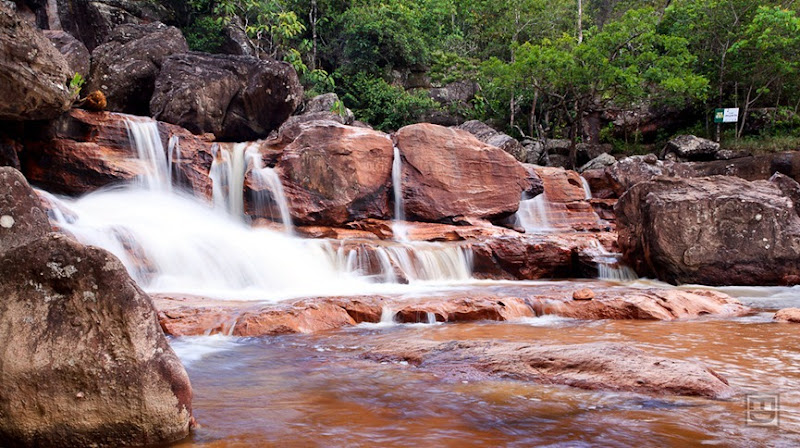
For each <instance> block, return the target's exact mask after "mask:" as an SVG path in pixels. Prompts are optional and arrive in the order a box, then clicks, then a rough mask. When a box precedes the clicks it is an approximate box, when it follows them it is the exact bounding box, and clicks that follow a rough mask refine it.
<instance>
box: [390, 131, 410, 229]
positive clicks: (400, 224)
mask: <svg viewBox="0 0 800 448" xmlns="http://www.w3.org/2000/svg"><path fill="white" fill-rule="evenodd" d="M392 193H393V194H394V222H393V223H392V233H393V234H394V238H395V239H396V240H398V241H406V240H407V239H408V228H407V227H406V224H405V220H406V210H405V205H404V204H403V160H402V159H401V158H400V148H398V147H397V146H395V147H394V153H393V158H392Z"/></svg>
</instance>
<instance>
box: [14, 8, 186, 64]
mask: <svg viewBox="0 0 800 448" xmlns="http://www.w3.org/2000/svg"><path fill="white" fill-rule="evenodd" d="M17 1H18V2H20V3H25V5H26V6H27V7H28V8H30V10H31V11H32V12H33V14H34V15H35V20H36V25H37V26H38V27H39V28H42V29H49V30H58V31H66V32H68V33H69V34H71V35H73V36H75V37H76V38H77V39H78V40H80V41H81V42H83V43H84V44H85V45H86V47H87V48H88V49H89V51H92V50H94V49H95V47H97V46H99V45H101V44H103V43H104V42H106V41H107V40H108V37H109V36H110V35H111V33H112V31H113V30H114V29H115V28H116V27H117V26H119V25H123V24H144V23H151V22H157V21H166V20H167V19H168V18H170V15H171V14H170V12H169V11H168V10H167V9H166V8H165V7H164V6H162V3H164V2H155V1H152V0H56V1H43V0H23V1H20V0H17Z"/></svg>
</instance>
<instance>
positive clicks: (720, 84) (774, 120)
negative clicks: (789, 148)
mask: <svg viewBox="0 0 800 448" xmlns="http://www.w3.org/2000/svg"><path fill="white" fill-rule="evenodd" d="M190 5H191V10H192V13H191V14H190V17H189V19H188V20H187V21H186V23H185V24H184V29H185V32H186V34H187V38H188V40H189V42H190V45H191V46H192V47H193V48H194V49H197V50H203V51H211V52H214V51H221V48H222V46H223V44H224V40H225V38H226V35H227V34H226V33H228V34H229V30H230V29H231V28H235V29H237V30H239V31H241V32H244V33H246V34H247V36H249V37H250V39H251V41H252V43H253V46H254V48H255V49H256V50H257V52H258V53H259V54H261V55H263V56H268V57H276V58H281V59H284V60H287V61H289V62H291V63H292V64H293V65H294V66H295V67H296V68H297V69H298V72H299V73H300V74H301V76H302V77H303V80H304V83H305V84H306V86H307V88H308V91H309V93H310V94H311V95H314V94H319V93H324V92H327V91H336V92H337V93H338V94H339V95H340V97H341V98H342V99H343V101H344V103H345V105H347V106H348V107H350V108H351V109H353V110H354V112H355V113H356V116H357V118H359V119H362V120H365V121H369V122H370V123H372V124H374V125H376V126H377V127H379V128H381V129H395V128H397V127H399V126H402V125H404V124H407V123H410V122H413V121H415V120H418V119H420V118H421V117H425V116H429V115H430V113H431V112H432V111H433V110H434V109H437V108H444V109H447V108H448V107H449V108H450V110H445V112H450V113H457V114H458V115H459V116H460V118H462V119H466V118H479V119H483V120H486V121H488V122H490V123H492V124H493V125H495V126H498V127H502V128H504V129H505V130H506V131H507V132H510V133H512V134H513V135H515V136H517V137H523V136H532V137H539V138H544V137H548V138H552V137H562V138H571V139H572V140H573V141H593V140H597V139H600V140H606V141H613V140H614V139H615V138H619V136H615V135H614V134H613V133H609V132H604V130H603V129H599V130H598V129H595V128H596V127H597V123H607V122H609V121H610V120H612V119H613V118H614V117H619V116H625V114H630V113H632V111H637V110H643V109H647V108H667V109H668V110H671V111H674V112H673V113H675V114H682V116H686V117H691V120H690V121H689V122H688V123H686V124H687V125H689V126H693V127H694V128H693V130H694V131H695V132H700V133H703V132H705V133H707V134H709V135H711V134H713V126H711V125H710V118H711V116H712V113H713V109H714V108H716V107H740V108H741V109H742V119H741V120H740V122H739V124H738V125H737V126H736V128H735V129H734V128H732V127H731V128H729V129H727V130H728V132H730V133H732V134H733V135H735V136H736V137H744V136H746V135H748V134H749V135H753V134H759V133H760V134H769V133H773V134H777V133H791V132H794V129H795V127H796V126H795V124H796V121H797V120H796V118H795V117H796V115H797V112H798V107H800V89H798V88H797V87H798V86H797V84H798V82H799V81H798V79H800V77H799V76H798V74H799V73H798V71H800V37H799V33H798V32H800V18H798V15H797V12H798V11H797V10H798V8H800V5H798V4H797V2H794V1H791V0H780V1H776V0H764V1H752V0H672V1H670V0H582V1H579V0H491V1H490V0H469V1H468V0H383V1H379V0H359V1H344V0H192V1H191V2H190ZM464 80H467V81H477V82H478V85H479V91H478V94H477V95H474V98H472V99H471V100H470V101H469V102H468V103H466V104H460V105H458V108H457V110H455V111H454V110H452V109H453V105H452V104H451V105H440V104H439V103H436V102H434V101H432V100H431V99H430V98H429V97H428V90H429V89H430V88H431V87H441V86H444V85H446V84H448V83H451V82H456V81H464ZM752 117H757V118H752ZM593 126H594V128H593Z"/></svg>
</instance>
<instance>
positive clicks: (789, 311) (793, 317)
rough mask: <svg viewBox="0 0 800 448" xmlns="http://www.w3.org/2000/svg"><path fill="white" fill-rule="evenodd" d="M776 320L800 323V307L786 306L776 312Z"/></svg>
mask: <svg viewBox="0 0 800 448" xmlns="http://www.w3.org/2000/svg"><path fill="white" fill-rule="evenodd" d="M773 319H774V320H776V321H777V322H791V323H795V324H800V308H784V309H782V310H780V311H778V312H777V313H775V317H773Z"/></svg>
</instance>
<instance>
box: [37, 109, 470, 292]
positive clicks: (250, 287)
mask: <svg viewBox="0 0 800 448" xmlns="http://www.w3.org/2000/svg"><path fill="white" fill-rule="evenodd" d="M128 130H129V134H130V138H131V142H132V145H133V146H134V147H135V148H136V150H137V154H138V155H139V158H140V160H141V161H142V162H143V163H144V164H145V166H146V168H147V169H146V170H145V174H144V175H143V176H142V179H140V182H137V184H136V185H129V186H125V187H121V188H115V189H108V190H102V191H98V192H95V193H92V194H89V195H86V196H84V197H82V198H79V199H76V200H71V199H58V198H56V197H54V196H52V195H49V194H45V197H46V198H47V200H48V201H49V202H50V203H51V204H50V205H51V209H52V213H51V219H53V221H55V222H56V224H57V225H58V226H59V227H61V228H62V229H63V230H64V231H66V232H68V233H70V234H72V235H74V236H75V237H76V238H78V239H79V240H80V241H82V242H84V243H86V244H91V245H95V246H99V247H102V248H105V249H107V250H109V251H110V252H112V253H113V254H115V255H116V256H117V257H118V258H119V259H120V260H121V261H122V263H123V264H124V265H125V266H126V268H127V269H128V270H129V272H130V273H131V275H132V277H133V278H134V279H135V280H136V281H137V282H138V283H139V284H140V285H141V286H142V287H143V288H145V289H146V290H147V291H150V292H165V293H168V292H173V293H183V294H197V295H201V296H211V297H218V298H231V299H240V300H246V299H252V300H279V299H285V298H290V297H300V296H321V295H332V294H359V293H365V292H395V291H396V292H400V291H405V290H407V288H405V286H404V288H405V289H403V288H401V289H400V290H398V289H397V288H399V287H400V286H401V285H398V283H397V282H399V281H400V279H399V278H398V277H399V276H400V275H402V277H403V279H404V280H408V281H409V282H415V281H416V282H428V281H437V280H444V281H447V280H457V279H468V278H469V277H470V266H471V258H470V257H471V252H470V251H469V250H468V249H466V248H456V247H454V246H446V245H443V244H442V245H440V244H438V243H413V244H411V243H408V244H405V245H402V246H398V247H397V248H394V247H392V248H381V249H380V250H377V251H375V252H374V253H375V254H377V255H376V257H377V265H378V266H379V267H378V268H377V270H378V275H361V273H362V269H363V268H364V265H365V263H368V261H365V260H366V258H363V257H362V258H363V259H361V260H360V259H359V254H358V253H357V252H355V253H348V254H347V261H345V262H341V261H340V260H339V259H338V258H340V257H339V256H338V255H336V256H332V255H331V248H332V245H331V243H329V242H325V241H319V240H302V239H299V238H294V237H290V236H287V235H285V234H283V233H279V232H274V231H271V230H268V229H254V228H251V227H250V226H248V225H246V224H245V223H244V222H243V220H242V219H241V217H242V216H243V205H242V195H243V193H241V192H242V191H243V183H244V176H245V172H246V170H247V164H248V163H249V164H251V165H252V167H253V168H254V171H255V172H257V173H259V174H256V176H257V177H258V176H260V175H261V174H265V173H266V171H264V170H265V168H263V167H262V166H261V165H260V158H258V157H257V156H256V154H257V151H256V150H253V149H251V151H250V152H249V155H247V154H248V150H247V145H246V144H234V145H232V146H225V147H220V146H219V145H217V146H215V149H214V150H213V151H212V152H213V153H214V163H213V164H212V169H211V173H210V176H211V177H212V180H213V182H214V188H213V190H214V203H215V204H216V206H217V207H221V208H224V209H225V213H215V212H214V207H212V206H211V205H209V204H207V203H205V202H204V201H202V200H200V199H199V198H195V197H193V196H191V195H190V194H189V192H181V191H173V190H171V188H170V182H169V181H170V179H171V178H172V177H173V176H172V174H171V172H170V167H171V166H172V165H173V164H177V163H180V158H179V157H180V152H179V146H178V145H179V140H177V138H176V139H170V144H169V145H168V151H164V148H163V144H162V142H161V140H160V136H159V135H158V128H157V127H156V125H155V122H154V121H152V120H148V119H138V118H137V119H131V120H129V122H128ZM273 173H274V172H273ZM266 176H269V174H266ZM276 180H277V179H276ZM256 181H259V180H256ZM269 189H270V190H271V191H272V193H273V195H274V196H275V198H273V200H275V201H277V202H280V199H283V201H284V203H285V199H284V198H283V194H282V187H281V186H280V182H279V181H278V182H277V184H276V185H272V186H271V188H269ZM279 198H280V199H279ZM281 214H282V217H283V219H284V222H285V223H290V220H289V218H288V207H286V206H284V207H282V210H281ZM332 259H333V260H332ZM395 272H397V274H395ZM376 280H377V281H379V282H383V283H391V284H394V286H392V285H391V284H389V285H385V286H381V285H380V284H375V283H373V282H374V281H376Z"/></svg>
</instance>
